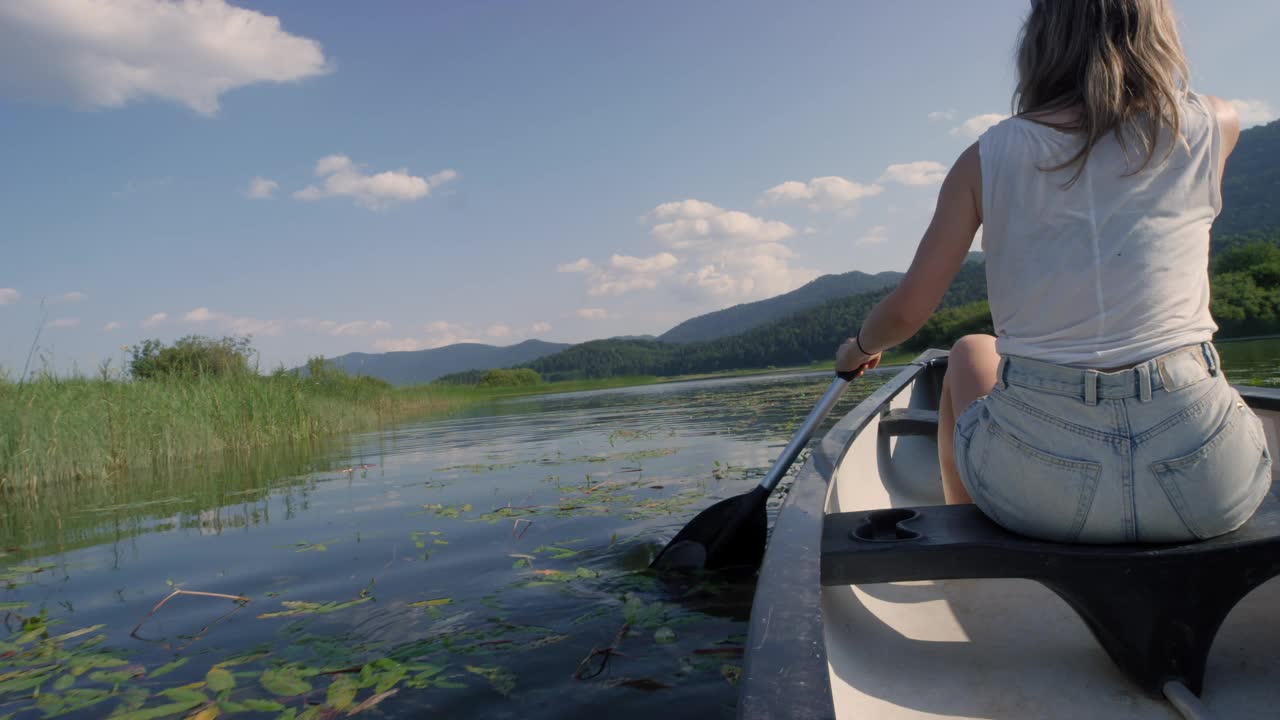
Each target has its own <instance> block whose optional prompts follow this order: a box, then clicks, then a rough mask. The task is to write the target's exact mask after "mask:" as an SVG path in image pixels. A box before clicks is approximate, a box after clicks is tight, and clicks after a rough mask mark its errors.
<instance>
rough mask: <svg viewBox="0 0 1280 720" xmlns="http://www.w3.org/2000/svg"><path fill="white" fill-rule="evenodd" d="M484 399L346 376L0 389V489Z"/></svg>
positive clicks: (55, 381) (44, 383)
mask: <svg viewBox="0 0 1280 720" xmlns="http://www.w3.org/2000/svg"><path fill="white" fill-rule="evenodd" d="M483 397H484V394H483V393H478V392H476V391H475V390H474V389H469V388H456V387H453V388H451V387H440V386H417V387H410V388H392V387H390V386H388V385H386V384H385V383H382V382H380V381H377V380H371V379H369V378H351V377H346V376H336V377H327V378H319V379H313V378H306V377H298V376H296V375H289V374H280V375H275V376H271V377H262V376H258V375H254V374H236V375H230V376H224V377H208V376H206V377H196V378H159V379H154V380H147V381H133V382H129V381H121V380H115V379H106V378H101V379H89V378H82V377H81V378H59V377H54V376H44V377H40V378H37V379H35V380H33V381H31V382H26V383H21V384H19V383H13V382H9V381H4V380H0V488H3V489H10V490H12V489H17V488H21V487H35V486H38V485H40V484H41V483H44V482H47V481H50V480H60V479H86V478H89V479H93V478H110V477H113V476H116V475H119V474H121V473H123V472H124V471H126V470H137V469H140V468H146V467H154V466H162V465H167V464H173V463H178V462H183V461H187V460H190V459H192V458H196V457H199V456H201V455H203V454H207V453H226V452H239V451H244V450H249V449H252V448H257V447H265V446H271V445H277V444H281V443H289V444H299V443H304V442H309V441H312V440H314V439H317V438H320V437H323V436H327V435H333V434H337V433H344V432H352V431H358V430H369V429H374V428H377V427H380V426H383V425H387V424H391V423H395V422H399V421H403V420H405V419H408V418H410V417H413V416H415V415H425V414H428V413H432V412H443V411H448V410H451V409H454V408H456V407H459V406H461V405H463V404H466V403H468V402H472V401H475V400H477V399H482V398H483Z"/></svg>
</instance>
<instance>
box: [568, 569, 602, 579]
mask: <svg viewBox="0 0 1280 720" xmlns="http://www.w3.org/2000/svg"><path fill="white" fill-rule="evenodd" d="M574 574H575V575H577V576H578V577H580V578H594V577H600V573H598V572H596V571H595V570H592V569H590V568H584V567H580V568H578V569H577V571H576V572H575V573H574Z"/></svg>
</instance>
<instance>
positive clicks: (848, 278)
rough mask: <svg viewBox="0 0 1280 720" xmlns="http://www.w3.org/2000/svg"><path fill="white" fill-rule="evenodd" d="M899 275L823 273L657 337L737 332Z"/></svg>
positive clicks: (676, 339)
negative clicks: (778, 293)
mask: <svg viewBox="0 0 1280 720" xmlns="http://www.w3.org/2000/svg"><path fill="white" fill-rule="evenodd" d="M901 277H902V273H900V272H882V273H877V274H875V275H868V274H867V273H864V272H858V271H857V270H854V271H852V272H847V273H842V274H840V275H823V276H822V277H820V278H818V279H816V280H813V281H811V282H809V283H807V284H805V285H802V286H800V287H798V288H796V289H795V290H792V291H791V292H789V293H784V294H782V295H777V296H774V297H771V298H768V299H765V300H757V301H756V302H749V303H742V304H740V305H734V306H733V307H729V308H725V309H724V310H717V311H715V312H710V313H707V314H706V315H699V316H698V317H695V318H691V319H689V320H685V321H684V322H682V323H680V324H679V325H677V326H675V327H673V328H671V329H670V330H668V331H666V332H665V333H663V334H662V335H660V336H658V339H659V340H662V341H664V342H672V343H686V342H698V341H701V340H714V339H716V338H719V337H725V336H728V335H737V334H738V333H741V332H746V331H747V330H750V329H751V328H753V327H758V326H760V325H764V324H765V323H769V322H772V321H774V320H779V319H781V318H784V317H787V316H788V315H794V314H796V313H798V312H800V311H801V310H807V309H808V308H811V307H815V306H817V305H821V304H822V303H824V302H827V301H828V300H834V299H836V298H842V297H849V296H850V295H857V294H858V293H863V292H869V291H872V290H879V289H881V288H884V287H888V286H890V285H893V284H895V283H897V282H898V280H899V279H900V278H901Z"/></svg>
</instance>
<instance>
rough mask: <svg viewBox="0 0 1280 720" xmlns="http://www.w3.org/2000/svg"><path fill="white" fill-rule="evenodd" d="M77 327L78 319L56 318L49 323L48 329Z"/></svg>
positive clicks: (78, 324)
mask: <svg viewBox="0 0 1280 720" xmlns="http://www.w3.org/2000/svg"><path fill="white" fill-rule="evenodd" d="M79 326H80V318H78V317H68V318H58V319H57V320H54V321H53V322H51V323H49V327H55V328H73V327H79Z"/></svg>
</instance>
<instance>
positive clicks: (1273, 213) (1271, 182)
mask: <svg viewBox="0 0 1280 720" xmlns="http://www.w3.org/2000/svg"><path fill="white" fill-rule="evenodd" d="M1213 230H1214V234H1215V235H1235V234H1240V233H1247V232H1259V231H1262V232H1265V231H1270V230H1280V120H1276V121H1275V122H1272V123H1271V124H1269V125H1262V126H1259V127H1253V128H1249V129H1248V130H1245V131H1244V132H1241V133H1240V142H1239V143H1238V144H1237V145H1236V149H1235V151H1234V152H1232V153H1231V158H1230V159H1228V160H1227V171H1226V173H1225V174H1224V175H1223V177H1222V214H1221V215H1219V216H1218V221H1217V222H1216V223H1214V225H1213Z"/></svg>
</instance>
